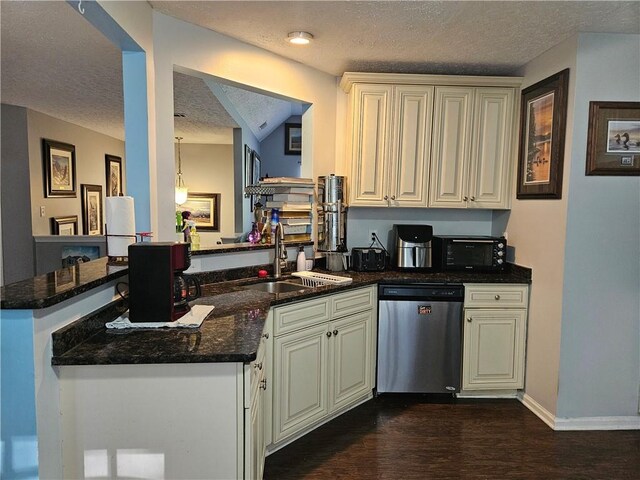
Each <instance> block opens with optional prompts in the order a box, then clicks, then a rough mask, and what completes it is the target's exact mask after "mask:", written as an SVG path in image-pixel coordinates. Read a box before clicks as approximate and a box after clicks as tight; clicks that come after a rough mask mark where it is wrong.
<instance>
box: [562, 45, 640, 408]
mask: <svg viewBox="0 0 640 480" xmlns="http://www.w3.org/2000/svg"><path fill="white" fill-rule="evenodd" d="M571 74H572V75H575V76H576V97H575V112H574V118H575V122H574V128H573V145H574V146H575V148H574V149H573V151H572V154H571V170H570V171H571V176H570V178H569V197H568V198H569V201H568V213H567V237H566V244H565V249H566V251H565V270H564V272H565V274H564V298H563V310H562V335H561V348H560V381H559V391H558V408H557V416H558V417H565V418H566V417H569V418H570V417H598V416H632V417H635V416H637V415H638V386H639V384H640V177H637V176H636V177H622V176H612V177H610V176H586V175H585V153H586V152H585V149H586V144H587V128H588V118H589V101H594V100H597V101H634V102H638V101H640V35H614V34H581V35H580V36H579V38H578V54H577V63H576V71H575V72H571ZM636 161H637V156H636Z"/></svg>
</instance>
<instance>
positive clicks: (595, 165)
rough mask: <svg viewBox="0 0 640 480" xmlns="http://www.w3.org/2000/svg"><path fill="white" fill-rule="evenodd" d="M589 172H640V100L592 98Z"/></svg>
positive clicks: (590, 105) (616, 173)
mask: <svg viewBox="0 0 640 480" xmlns="http://www.w3.org/2000/svg"><path fill="white" fill-rule="evenodd" d="M586 174H587V175H621V176H622V175H640V102H589V130H588V134H587V166H586Z"/></svg>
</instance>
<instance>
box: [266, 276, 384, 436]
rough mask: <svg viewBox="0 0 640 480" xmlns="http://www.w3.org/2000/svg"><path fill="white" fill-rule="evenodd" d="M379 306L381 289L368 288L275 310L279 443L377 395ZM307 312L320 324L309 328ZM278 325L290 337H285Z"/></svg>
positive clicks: (275, 431)
mask: <svg viewBox="0 0 640 480" xmlns="http://www.w3.org/2000/svg"><path fill="white" fill-rule="evenodd" d="M322 304H324V305H326V311H327V312H330V315H329V317H330V318H329V319H325V318H324V315H323V314H322V313H321V312H323V311H325V308H323V307H322V306H321V305H322ZM374 305H375V289H374V288H373V287H367V288H364V289H358V290H353V291H349V292H345V293H341V294H337V295H332V296H328V297H322V298H321V299H315V300H311V301H309V302H300V303H296V304H292V305H287V306H285V307H280V308H277V309H276V310H275V319H276V332H275V338H274V343H273V348H274V368H273V377H274V383H273V385H274V389H273V438H272V440H273V443H275V444H277V443H279V442H283V441H284V440H286V439H288V438H290V437H292V436H294V435H296V434H299V433H300V432H303V431H304V430H307V429H310V428H311V427H312V426H313V425H316V424H319V423H321V422H322V420H325V419H327V418H329V417H331V416H332V415H333V414H334V413H336V412H337V411H339V410H340V409H342V408H346V407H348V406H349V405H350V404H355V403H357V402H358V401H361V400H363V399H365V398H366V397H367V396H371V392H372V388H373V350H374V348H375V346H374V343H373V340H374V339H373V333H372V332H373V326H374V319H375V312H374V309H373V308H374ZM354 310H355V311H356V312H355V313H354ZM305 312H307V314H310V316H311V317H313V316H314V315H315V317H316V324H314V325H307V323H308V322H309V315H306V314H305ZM294 317H296V318H298V319H299V322H300V325H302V327H301V328H299V329H296V324H295V322H292V321H291V319H292V318H294ZM283 319H284V320H283ZM278 325H280V326H281V327H283V326H284V330H285V331H286V332H289V333H285V334H279V331H278V328H277V327H278ZM290 330H294V331H291V332H290Z"/></svg>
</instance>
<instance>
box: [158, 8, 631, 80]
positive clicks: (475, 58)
mask: <svg viewBox="0 0 640 480" xmlns="http://www.w3.org/2000/svg"><path fill="white" fill-rule="evenodd" d="M149 3H150V4H151V5H152V6H153V8H154V9H156V10H158V11H160V12H162V13H165V14H167V15H170V16H173V17H176V18H180V19H182V20H185V21H187V22H190V23H193V24H195V25H200V26H202V27H205V28H208V29H210V30H215V31H217V32H220V33H223V34H225V35H228V36H230V37H234V38H237V39H239V40H242V41H244V42H246V43H250V44H252V45H256V46H258V47H261V48H264V49H266V50H269V51H271V52H274V53H278V54H280V55H282V56H284V57H287V58H290V59H293V60H297V61H299V62H301V63H304V64H306V65H310V66H312V67H315V68H317V69H319V70H322V71H324V72H327V73H330V74H332V75H336V76H337V75H341V74H342V73H344V72H345V71H354V72H355V71H362V72H396V73H450V74H474V75H512V74H514V72H515V71H516V69H518V68H519V67H520V66H522V65H524V64H525V63H527V62H528V61H529V60H531V59H533V58H535V57H537V56H538V55H540V54H541V53H543V52H544V51H546V50H548V49H549V48H551V47H553V46H554V45H557V44H558V43H560V42H561V41H562V40H564V39H566V38H568V37H570V36H571V35H573V34H575V33H577V32H619V33H640V2H637V1H634V2H618V1H604V2H582V1H566V2H556V1H551V2H543V1H529V2H517V1H513V2H511V1H508V2H489V1H475V2H459V1H399V2H398V1H395V2H393V1H392V2H384V1H368V2H358V1H338V2H336V1H290V2H286V1H280V2H270V1H265V2H263V1H246V2H245V1H241V2H238V1H215V2H192V1H180V2H176V1H150V2H149ZM297 30H304V31H307V32H310V33H312V34H313V35H314V36H315V39H314V41H313V42H312V43H311V45H308V46H305V47H300V46H294V45H290V44H289V43H287V42H286V41H285V38H286V36H287V33H288V32H291V31H297Z"/></svg>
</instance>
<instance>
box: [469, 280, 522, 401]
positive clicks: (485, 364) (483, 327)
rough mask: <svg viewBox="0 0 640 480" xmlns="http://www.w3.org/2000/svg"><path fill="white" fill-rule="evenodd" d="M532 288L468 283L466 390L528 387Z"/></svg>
mask: <svg viewBox="0 0 640 480" xmlns="http://www.w3.org/2000/svg"><path fill="white" fill-rule="evenodd" d="M527 302H528V288H527V286H526V285H495V284H492V285H486V284H483V285H480V284H478V285H465V304H464V305H465V309H464V340H463V362H462V389H463V390H465V391H470V390H501V389H507V390H515V389H520V388H523V387H524V366H525V340H526V320H527Z"/></svg>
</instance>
